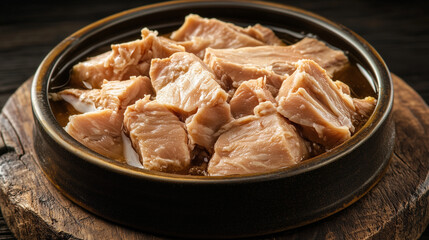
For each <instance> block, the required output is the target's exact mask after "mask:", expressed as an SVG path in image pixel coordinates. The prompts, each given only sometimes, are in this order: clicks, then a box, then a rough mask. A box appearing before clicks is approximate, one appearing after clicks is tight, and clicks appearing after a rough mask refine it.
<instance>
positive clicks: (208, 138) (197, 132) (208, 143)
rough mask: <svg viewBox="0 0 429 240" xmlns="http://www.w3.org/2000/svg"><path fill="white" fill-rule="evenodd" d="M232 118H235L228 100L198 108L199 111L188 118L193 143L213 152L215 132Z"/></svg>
mask: <svg viewBox="0 0 429 240" xmlns="http://www.w3.org/2000/svg"><path fill="white" fill-rule="evenodd" d="M231 120H233V119H232V116H231V109H230V106H229V104H228V103H226V102H223V103H220V104H216V105H214V106H209V105H204V106H202V107H200V108H198V111H197V113H195V114H194V115H192V116H191V117H189V118H188V119H186V129H187V130H188V135H189V138H190V140H191V144H198V145H200V146H202V147H204V148H205V149H207V150H209V152H213V145H214V143H215V141H216V139H217V137H216V136H215V133H216V132H217V131H219V129H220V128H221V127H222V126H223V125H225V124H226V123H228V122H230V121H231Z"/></svg>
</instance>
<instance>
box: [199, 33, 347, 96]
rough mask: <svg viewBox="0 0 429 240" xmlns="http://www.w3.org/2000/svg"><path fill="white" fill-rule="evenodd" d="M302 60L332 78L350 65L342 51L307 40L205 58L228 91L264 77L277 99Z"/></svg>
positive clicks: (221, 52)
mask: <svg viewBox="0 0 429 240" xmlns="http://www.w3.org/2000/svg"><path fill="white" fill-rule="evenodd" d="M300 59H312V60H314V61H316V62H317V63H319V64H320V65H321V66H322V67H323V68H325V69H326V70H327V71H328V73H329V74H331V75H332V74H333V73H334V72H335V71H337V70H339V69H341V68H342V67H343V66H345V64H346V63H347V62H348V60H347V57H346V56H345V55H344V53H343V52H342V51H338V50H333V49H331V48H329V47H327V46H326V45H325V44H324V43H323V42H321V41H318V40H316V39H313V38H304V39H303V40H301V41H299V42H298V43H296V44H294V45H290V46H260V47H243V48H238V49H211V48H208V49H207V50H206V54H205V56H204V62H205V63H206V64H207V65H209V66H210V68H211V69H212V70H213V71H214V73H215V75H216V77H217V78H218V79H220V80H221V81H222V82H223V85H224V86H227V88H228V89H227V90H229V89H231V88H238V87H239V86H240V84H241V83H242V82H244V81H247V80H249V79H256V78H259V77H264V76H265V77H266V78H267V85H268V86H270V91H271V92H272V93H273V95H274V96H275V95H276V94H277V90H278V89H279V88H280V86H281V84H282V83H283V81H284V79H286V77H288V76H289V75H290V74H292V73H293V72H294V71H295V69H296V68H295V63H296V62H297V61H298V60H300Z"/></svg>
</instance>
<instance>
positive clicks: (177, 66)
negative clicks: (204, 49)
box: [150, 52, 228, 115]
mask: <svg viewBox="0 0 429 240" xmlns="http://www.w3.org/2000/svg"><path fill="white" fill-rule="evenodd" d="M150 77H151V80H152V85H153V88H154V89H155V91H156V100H157V101H158V102H159V103H162V104H166V105H167V106H168V107H169V108H172V109H173V110H174V111H176V112H179V113H183V114H185V115H186V114H188V115H190V114H193V113H195V112H196V111H197V109H198V107H199V106H201V105H203V104H206V105H216V104H221V103H223V102H226V100H227V98H228V94H227V93H226V92H225V91H224V90H223V89H222V88H221V87H220V85H219V84H218V83H217V82H216V77H215V76H214V75H213V73H212V71H211V70H210V69H209V68H208V67H207V66H206V65H205V64H204V63H203V62H202V61H201V59H199V58H198V57H196V56H195V55H194V54H191V53H186V52H180V53H175V54H173V55H172V56H171V57H169V58H164V59H154V60H152V66H151V69H150Z"/></svg>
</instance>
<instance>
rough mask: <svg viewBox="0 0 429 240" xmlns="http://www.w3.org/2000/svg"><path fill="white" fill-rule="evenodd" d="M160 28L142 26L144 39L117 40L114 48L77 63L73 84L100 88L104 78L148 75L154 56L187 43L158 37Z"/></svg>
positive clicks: (169, 53)
mask: <svg viewBox="0 0 429 240" xmlns="http://www.w3.org/2000/svg"><path fill="white" fill-rule="evenodd" d="M157 34H158V33H157V32H152V31H149V30H148V29H146V28H145V29H143V30H142V39H140V40H135V41H132V42H127V43H121V44H113V45H112V46H111V48H112V50H111V51H109V52H106V53H103V54H100V55H98V56H95V57H92V58H89V59H88V60H87V61H84V62H81V63H78V64H76V65H75V66H74V67H73V70H72V73H71V75H70V79H71V84H72V85H73V86H78V87H86V88H89V89H91V88H100V87H101V84H102V83H103V80H105V79H106V80H109V81H111V80H125V79H129V78H130V77H131V76H139V75H143V76H147V75H148V73H149V67H150V60H151V59H152V58H155V57H168V56H169V55H171V54H172V53H174V52H179V51H184V50H185V49H184V47H182V46H179V45H176V44H173V43H172V42H171V41H165V40H163V39H160V38H158V37H157Z"/></svg>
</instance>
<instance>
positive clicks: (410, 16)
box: [0, 0, 429, 240]
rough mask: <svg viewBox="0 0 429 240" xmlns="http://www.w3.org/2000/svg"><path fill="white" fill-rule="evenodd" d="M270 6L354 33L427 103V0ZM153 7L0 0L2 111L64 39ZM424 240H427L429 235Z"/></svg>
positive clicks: (316, 0) (1, 234)
mask: <svg viewBox="0 0 429 240" xmlns="http://www.w3.org/2000/svg"><path fill="white" fill-rule="evenodd" d="M271 1H274V2H279V3H284V4H289V5H292V6H296V7H300V8H303V9H305V10H308V11H312V12H314V13H317V14H320V15H322V16H324V17H326V18H329V19H331V20H333V21H335V22H337V23H340V24H342V25H345V26H346V27H348V28H350V29H352V30H353V31H355V32H356V33H358V34H359V35H361V36H362V37H363V38H365V39H366V40H367V41H368V42H369V43H370V44H371V45H373V46H374V47H375V48H376V49H377V51H378V52H379V53H380V55H381V56H382V57H383V58H384V60H385V61H386V63H387V65H388V66H389V69H390V70H391V71H392V72H395V73H397V74H398V75H399V76H401V77H402V78H403V79H404V80H406V81H407V83H408V84H409V85H411V86H412V87H413V88H414V89H415V90H416V91H417V92H418V93H419V94H420V95H421V96H422V97H423V99H424V100H425V101H426V102H427V103H429V78H428V76H429V68H428V67H426V65H427V57H428V53H429V44H427V43H428V42H429V15H428V14H427V12H428V11H429V1H425V0H412V1H408V2H406V4H404V2H403V1H389V2H386V1H368V0H367V1H362V0H350V1H342V0H329V1H326V0H308V1H294V0H271ZM154 2H158V1H157V0H146V1H140V0H129V1H117V0H94V1H83V0H76V1H61V2H60V1H57V2H55V4H52V2H51V1H33V2H31V1H26V2H22V1H0V33H1V34H0V108H2V107H3V105H4V104H5V103H6V101H7V100H8V99H9V97H10V96H11V95H12V94H13V93H14V92H15V90H16V89H17V88H18V87H19V86H21V85H22V84H23V83H24V82H25V81H26V79H28V77H29V76H31V75H32V74H34V72H35V71H36V68H37V66H38V65H39V64H40V62H41V61H42V59H43V57H44V56H45V55H46V54H47V53H48V52H49V51H50V49H52V48H53V47H54V46H55V45H56V44H58V43H59V42H60V41H61V40H62V39H64V38H65V37H66V36H68V35H70V34H71V33H73V32H75V31H77V30H78V29H79V28H81V27H83V26H85V25H87V24H89V23H91V22H93V21H96V20H98V19H100V18H103V17H106V16H108V15H110V14H113V13H116V12H120V11H123V10H126V9H129V8H133V7H137V6H141V5H144V4H150V3H154ZM83 6H84V7H83ZM10 121H12V122H13V121H15V119H11V120H10ZM404 121H405V120H404ZM426 132H427V130H426ZM2 146H4V144H3V140H2V139H1V138H0V154H3V153H4V152H5V149H4V148H2ZM410 151H411V150H410ZM0 178H3V176H2V175H1V171H0ZM422 212H423V213H422V214H426V213H425V212H424V211H423V210H422ZM6 239H7V240H13V239H15V238H14V237H13V235H12V233H11V232H10V231H9V229H8V227H7V226H6V223H5V221H4V220H3V218H2V217H1V216H0V240H6ZM310 239H311V238H310ZM421 239H422V240H423V239H425V240H429V230H427V231H426V232H425V234H424V235H423V236H422V238H421Z"/></svg>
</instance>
